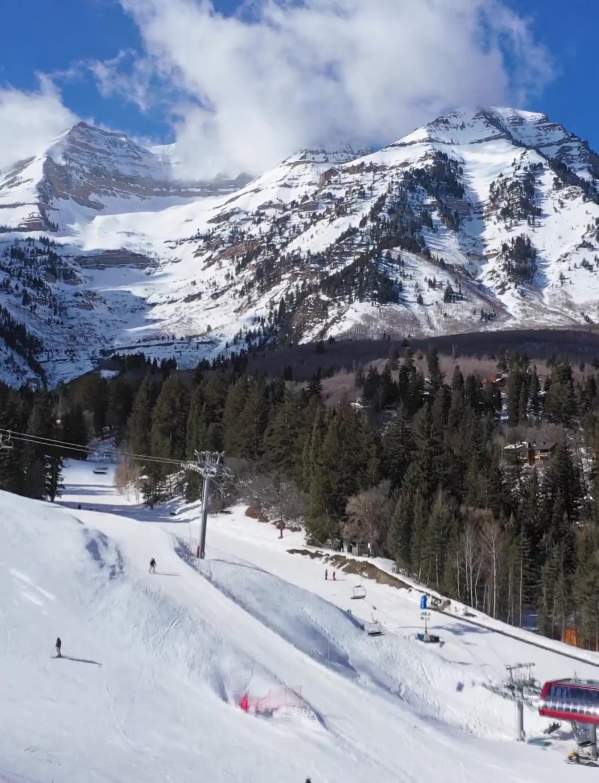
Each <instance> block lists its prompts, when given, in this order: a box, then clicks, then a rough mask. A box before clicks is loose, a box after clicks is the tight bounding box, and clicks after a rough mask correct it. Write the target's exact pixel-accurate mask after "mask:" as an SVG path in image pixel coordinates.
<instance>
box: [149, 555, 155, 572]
mask: <svg viewBox="0 0 599 783" xmlns="http://www.w3.org/2000/svg"><path fill="white" fill-rule="evenodd" d="M150 573H151V574H155V573H156V560H155V558H152V559H151V560H150Z"/></svg>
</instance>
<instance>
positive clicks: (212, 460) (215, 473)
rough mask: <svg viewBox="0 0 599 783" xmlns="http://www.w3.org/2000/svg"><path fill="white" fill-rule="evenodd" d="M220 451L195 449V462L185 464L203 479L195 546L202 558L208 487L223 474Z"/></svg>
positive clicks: (224, 469)
mask: <svg viewBox="0 0 599 783" xmlns="http://www.w3.org/2000/svg"><path fill="white" fill-rule="evenodd" d="M223 456H224V454H223V452H222V451H196V452H195V457H196V462H195V463H190V464H189V465H187V467H188V469H189V470H193V471H195V472H196V473H199V474H200V475H201V476H202V478H203V479H204V485H203V489H202V515H201V526H200V535H199V540H198V544H197V548H196V556H197V557H199V558H200V560H203V559H204V557H205V556H206V528H207V527H208V507H209V505H210V489H211V485H212V483H213V482H215V481H216V480H217V478H218V477H219V476H220V475H223V474H224V473H225V471H226V468H225V467H224V466H223V464H222V460H223Z"/></svg>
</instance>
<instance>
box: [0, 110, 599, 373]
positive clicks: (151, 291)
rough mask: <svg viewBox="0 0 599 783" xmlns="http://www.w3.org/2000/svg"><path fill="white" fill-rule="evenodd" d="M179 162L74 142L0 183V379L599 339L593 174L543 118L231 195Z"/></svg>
mask: <svg viewBox="0 0 599 783" xmlns="http://www.w3.org/2000/svg"><path fill="white" fill-rule="evenodd" d="M175 158H176V155H175V153H174V152H173V150H170V149H169V150H164V149H161V148H154V149H153V150H146V149H144V148H142V147H140V146H139V145H137V144H136V143H135V142H133V141H131V140H129V139H127V138H126V137H125V136H123V134H116V133H110V132H108V131H103V130H100V129H96V128H92V127H91V126H88V125H85V124H79V125H77V126H75V127H74V128H73V129H71V130H70V131H69V132H68V133H67V134H65V135H64V136H63V137H61V139H59V140H58V141H57V142H55V144H54V145H52V146H51V148H50V149H49V150H48V151H46V153H45V154H44V155H41V156H37V157H35V158H33V159H31V160H29V161H24V162H22V163H21V164H19V165H18V166H16V167H13V168H12V169H11V171H9V172H4V173H3V174H1V175H0V226H2V229H1V231H2V233H0V307H1V308H2V310H0V326H2V325H3V326H2V328H3V332H2V334H3V336H4V339H5V341H6V332H7V328H8V327H10V328H9V329H8V331H9V338H10V341H12V344H11V343H10V342H9V341H7V342H8V345H7V349H6V351H5V352H4V362H3V367H2V368H0V373H1V374H2V377H4V378H5V379H8V380H9V381H12V382H17V381H18V382H20V381H21V380H23V379H25V378H27V377H32V376H36V375H37V376H39V367H38V365H37V363H41V364H42V365H43V368H44V371H45V376H46V377H47V379H48V380H49V381H50V382H55V381H56V380H59V379H60V378H68V377H73V376H74V375H77V374H78V373H80V372H83V371H84V370H86V369H89V368H90V367H92V366H93V365H94V363H95V362H97V360H98V358H99V357H100V356H101V355H105V354H107V353H110V351H113V350H123V351H132V350H143V351H144V352H146V353H147V354H149V355H152V356H158V357H162V356H166V355H175V356H176V358H177V359H178V361H179V362H180V363H181V364H182V365H191V364H195V363H197V361H198V359H199V358H201V357H203V356H214V355H216V354H218V353H220V352H222V351H227V350H231V349H233V350H238V349H239V348H240V347H243V346H246V345H248V344H254V345H255V344H257V343H262V342H267V341H270V342H273V341H274V342H277V341H278V342H306V341H310V340H315V339H322V338H326V337H328V336H331V335H333V336H337V335H345V336H356V337H373V336H377V335H381V334H383V333H386V334H395V335H401V336H404V335H407V334H411V335H429V334H430V335H433V334H449V333H456V332H463V331H476V330H479V329H505V328H516V327H525V328H535V327H548V326H571V327H576V326H580V327H583V326H588V325H593V324H595V323H596V322H597V321H598V320H599V156H598V155H597V154H596V153H594V152H593V151H592V150H591V149H590V148H589V146H588V144H587V143H586V142H584V141H583V140H581V139H579V138H578V137H577V136H575V135H574V134H572V133H571V132H569V131H568V130H567V129H566V128H564V127H563V126H562V125H559V124H557V123H554V122H552V121H551V120H550V119H549V118H548V117H547V116H546V115H544V114H539V113H532V112H526V111H521V110H516V109H509V108H493V109H482V110H477V111H466V110H460V111H454V112H450V113H447V114H445V115H443V116H441V117H439V118H437V119H435V120H434V121H433V122H431V123H429V124H427V125H425V126H423V127H422V128H419V129H417V130H415V131H413V132H412V133H410V134H408V135H407V136H405V137H403V138H401V139H398V140H397V141H395V142H394V143H392V144H390V145H388V146H386V147H383V148H381V149H378V150H375V151H369V152H366V153H364V152H359V151H357V152H354V151H351V150H350V149H347V150H345V151H340V152H324V151H308V150H306V151H303V152H300V153H297V154H295V155H292V156H291V157H290V158H288V159H287V160H285V161H283V162H282V163H281V164H279V165H278V166H276V167H275V168H273V169H272V170H270V171H268V172H265V173H264V174H262V175H261V176H259V177H258V178H256V179H254V180H253V181H251V182H247V183H246V182H243V181H239V182H220V183H195V184H194V183H183V182H181V181H180V180H178V179H174V178H173V176H172V165H171V164H172V162H173V161H174V160H175ZM175 169H176V170H178V171H180V166H179V168H177V166H175ZM45 237H46V238H48V239H49V240H50V242H49V243H48V242H47V240H46V239H44V238H45ZM44 243H46V244H44ZM49 249H51V252H52V254H53V255H52V258H51V260H50V261H49V260H48V258H49V257H48V252H47V251H48V250H49ZM49 267H52V269H49ZM54 267H56V268H54ZM13 322H14V324H17V325H22V326H23V329H24V330H25V332H26V334H25V335H21V337H20V338H19V339H17V338H15V336H14V333H15V329H17V327H16V326H15V325H14V324H13ZM7 324H8V327H7ZM11 330H12V331H11ZM17 331H18V330H17ZM11 335H12V336H11ZM27 336H29V337H30V338H31V339H30V340H29V342H28V347H27V348H24V347H23V341H24V340H25V342H27Z"/></svg>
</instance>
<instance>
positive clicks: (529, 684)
mask: <svg viewBox="0 0 599 783" xmlns="http://www.w3.org/2000/svg"><path fill="white" fill-rule="evenodd" d="M533 667H534V663H514V664H512V665H511V666H506V667H505V668H506V671H507V673H508V679H507V682H506V688H507V689H508V690H509V691H510V693H512V695H513V697H514V700H515V702H516V739H517V740H518V742H525V741H526V733H525V731H524V701H525V695H526V694H527V693H530V692H534V691H535V688H536V682H535V678H534V676H533V673H532V670H533Z"/></svg>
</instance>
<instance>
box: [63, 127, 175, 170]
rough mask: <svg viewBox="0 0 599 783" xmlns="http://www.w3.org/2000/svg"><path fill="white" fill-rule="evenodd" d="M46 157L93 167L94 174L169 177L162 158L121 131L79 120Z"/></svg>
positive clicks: (69, 164) (76, 166)
mask: <svg viewBox="0 0 599 783" xmlns="http://www.w3.org/2000/svg"><path fill="white" fill-rule="evenodd" d="M47 158H48V159H49V160H52V161H53V162H54V163H56V164H57V165H59V166H73V167H75V168H77V169H79V170H80V171H82V170H83V171H84V170H90V169H93V170H94V172H95V173H96V175H97V174H98V173H99V172H104V173H106V175H113V176H120V177H122V176H127V177H131V178H137V179H148V178H149V179H154V180H158V181H164V180H168V179H169V171H168V168H167V166H166V165H165V163H164V161H163V159H161V158H159V157H158V156H157V155H155V154H154V153H152V152H151V151H150V150H148V149H145V148H144V147H141V146H140V145H139V144H136V143H135V142H134V141H132V140H131V139H130V138H129V137H128V136H126V135H125V134H123V133H117V132H114V131H108V130H104V129H102V128H98V127H96V126H93V125H89V124H87V123H85V122H79V123H77V124H76V125H74V126H73V127H72V128H71V129H70V130H69V131H67V132H66V133H65V134H63V136H61V137H60V138H59V139H58V140H57V141H56V142H54V143H53V144H52V145H51V146H50V148H49V149H48V152H47Z"/></svg>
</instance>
